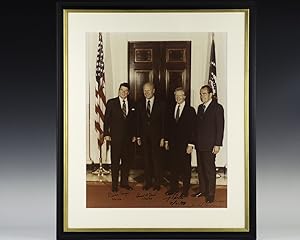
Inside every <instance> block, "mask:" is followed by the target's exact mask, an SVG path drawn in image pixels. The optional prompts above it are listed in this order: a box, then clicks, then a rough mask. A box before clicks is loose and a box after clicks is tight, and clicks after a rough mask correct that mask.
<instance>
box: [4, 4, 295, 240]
mask: <svg viewBox="0 0 300 240" xmlns="http://www.w3.org/2000/svg"><path fill="white" fill-rule="evenodd" d="M257 11H258V12H257V22H256V23H257V29H256V30H257V31H256V35H257V79H256V80H257V89H256V90H257V112H256V114H257V119H256V120H257V122H256V127H257V157H256V158H257V229H258V239H285V240H288V239H299V234H300V221H299V218H298V216H300V208H299V204H298V202H299V198H300V190H299V189H300V188H299V186H298V185H299V175H300V174H299V170H300V161H299V155H298V152H299V149H300V134H299V133H300V131H299V130H300V127H299V117H300V107H299V97H298V95H299V94H298V91H299V89H300V31H299V25H300V7H299V4H296V3H294V2H292V1H282V2H281V3H274V1H273V2H266V1H263V3H262V2H260V3H258V4H257ZM55 12H56V7H55V2H54V1H53V2H52V3H51V2H50V3H46V2H44V1H40V2H37V3H34V2H26V3H24V2H23V3H21V4H20V3H16V2H12V3H11V4H9V5H7V4H6V5H2V6H1V14H0V32H1V35H0V56H1V64H0V69H1V71H0V81H1V85H0V104H1V108H0V109H1V112H0V239H5V240H6V239H55V221H56V220H55V207H56V173H55V171H56V139H55V134H56V133H55V132H56V16H55V14H56V13H55Z"/></svg>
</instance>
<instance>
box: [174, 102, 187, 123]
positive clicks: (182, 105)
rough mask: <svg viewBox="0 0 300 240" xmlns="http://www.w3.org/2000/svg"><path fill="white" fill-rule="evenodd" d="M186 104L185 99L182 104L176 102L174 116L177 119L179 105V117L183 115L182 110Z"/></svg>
mask: <svg viewBox="0 0 300 240" xmlns="http://www.w3.org/2000/svg"><path fill="white" fill-rule="evenodd" d="M184 105H185V101H183V102H182V103H180V104H178V103H177V104H176V107H175V111H174V118H175V119H176V113H177V109H178V106H180V107H179V117H180V116H181V113H182V110H183V108H184Z"/></svg>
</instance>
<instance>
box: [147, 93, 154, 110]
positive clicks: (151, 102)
mask: <svg viewBox="0 0 300 240" xmlns="http://www.w3.org/2000/svg"><path fill="white" fill-rule="evenodd" d="M148 101H150V113H152V107H153V103H154V96H153V97H152V98H150V99H147V98H146V109H147V105H148Z"/></svg>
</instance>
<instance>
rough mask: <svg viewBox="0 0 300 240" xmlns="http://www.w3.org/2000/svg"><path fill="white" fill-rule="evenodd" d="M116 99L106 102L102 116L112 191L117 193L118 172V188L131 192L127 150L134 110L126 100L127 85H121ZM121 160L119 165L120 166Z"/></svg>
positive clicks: (130, 137)
mask: <svg viewBox="0 0 300 240" xmlns="http://www.w3.org/2000/svg"><path fill="white" fill-rule="evenodd" d="M118 95H119V96H118V97H116V98H112V99H110V100H108V102H107V105H106V111H105V116H104V138H105V140H106V141H108V142H110V143H111V170H112V191H113V192H117V191H118V179H119V170H120V171H121V182H120V187H121V188H125V189H127V190H132V187H130V186H129V185H128V175H129V148H130V144H131V143H132V141H134V136H135V131H134V129H135V124H136V122H135V108H134V105H133V103H132V102H131V101H130V100H129V99H128V95H129V84H128V83H122V84H121V85H120V87H119V93H118ZM120 160H121V164H120Z"/></svg>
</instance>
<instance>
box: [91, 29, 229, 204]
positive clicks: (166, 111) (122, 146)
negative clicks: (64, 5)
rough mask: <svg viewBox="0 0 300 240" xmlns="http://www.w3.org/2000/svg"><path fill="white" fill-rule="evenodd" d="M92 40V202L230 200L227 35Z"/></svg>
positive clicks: (120, 35)
mask: <svg viewBox="0 0 300 240" xmlns="http://www.w3.org/2000/svg"><path fill="white" fill-rule="evenodd" d="M86 42H87V54H88V55H87V71H88V72H87V80H88V84H89V85H88V86H89V88H88V90H89V92H88V95H89V98H88V100H89V102H88V103H87V104H88V105H89V111H88V113H87V118H88V121H87V123H88V131H87V133H88V136H87V139H88V144H87V147H88V149H87V154H88V156H87V175H86V181H87V186H86V187H87V196H86V199H87V208H97V207H138V208H140V207H158V208H159V207H171V208H172V207H180V208H183V207H202V208H213V207H214V208H226V206H227V177H226V173H227V159H226V155H227V150H226V145H227V144H226V143H227V141H226V135H225V136H224V132H227V131H226V130H225V126H226V125H225V123H226V120H225V116H226V107H227V106H226V99H227V98H226V93H227V84H226V82H227V74H226V58H227V55H226V50H227V49H226V43H227V41H226V33H219V32H218V33H213V32H212V33H208V32H207V33H204V32H193V33H191V32H190V33H186V32H184V33H102V32H99V33H87V34H86ZM204 106H206V108H207V109H204Z"/></svg>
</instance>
